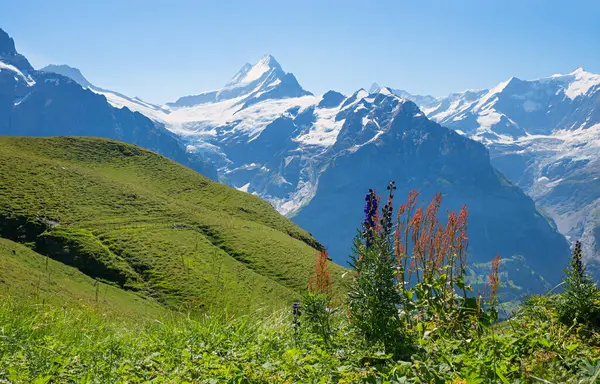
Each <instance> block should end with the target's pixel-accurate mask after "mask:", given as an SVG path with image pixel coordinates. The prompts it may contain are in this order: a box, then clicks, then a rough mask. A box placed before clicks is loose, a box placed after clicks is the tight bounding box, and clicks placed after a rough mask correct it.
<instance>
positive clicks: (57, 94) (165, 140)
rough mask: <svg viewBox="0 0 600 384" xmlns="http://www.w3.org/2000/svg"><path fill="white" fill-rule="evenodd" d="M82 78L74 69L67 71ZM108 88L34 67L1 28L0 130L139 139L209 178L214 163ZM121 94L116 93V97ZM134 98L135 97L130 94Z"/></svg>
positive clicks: (5, 131)
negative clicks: (120, 102) (116, 101)
mask: <svg viewBox="0 0 600 384" xmlns="http://www.w3.org/2000/svg"><path fill="white" fill-rule="evenodd" d="M69 75H72V76H73V77H74V78H75V79H76V80H79V81H81V79H82V78H83V77H82V76H81V74H79V75H80V77H79V78H78V77H77V76H75V73H74V72H71V73H69ZM112 95H113V94H112V93H110V92H108V93H106V94H102V92H101V90H99V89H97V88H95V87H92V86H91V85H90V84H89V83H88V84H86V85H85V87H83V88H82V86H80V84H78V83H77V82H76V81H74V80H73V79H72V78H71V76H63V75H61V74H58V73H54V72H49V71H36V70H34V69H33V67H32V66H31V64H30V63H29V62H28V61H27V59H26V58H25V57H24V56H23V55H21V54H19V53H18V52H17V51H16V49H15V44H14V41H13V39H12V38H10V37H9V36H8V34H7V33H6V32H4V31H3V30H1V29H0V135H19V136H55V135H70V136H100V137H107V138H113V139H118V140H122V141H125V142H129V143H133V144H137V145H140V146H142V147H145V148H148V149H151V150H154V151H156V152H158V153H160V154H163V155H165V156H167V157H169V158H171V159H172V160H174V161H177V162H179V163H181V164H183V165H186V166H189V167H191V168H193V169H195V170H196V171H198V172H201V173H203V174H205V175H206V176H208V177H211V178H213V179H216V178H217V173H216V170H215V168H214V167H213V166H212V165H211V164H210V163H208V162H206V161H205V160H204V159H202V158H201V157H200V156H198V155H197V154H193V153H189V152H186V150H185V146H184V145H183V143H182V142H181V141H180V140H179V138H178V137H177V136H176V135H174V134H173V133H172V132H170V131H169V130H167V129H165V127H164V125H162V124H160V123H157V122H155V121H153V120H150V119H149V118H147V117H146V116H144V115H143V114H141V113H137V112H134V111H131V110H130V109H127V108H119V107H114V106H113V105H111V104H110V103H109V102H107V96H108V99H110V98H111V97H112ZM119 97H125V96H122V95H121V96H118V97H117V96H116V95H115V98H119ZM132 102H135V101H134V100H132Z"/></svg>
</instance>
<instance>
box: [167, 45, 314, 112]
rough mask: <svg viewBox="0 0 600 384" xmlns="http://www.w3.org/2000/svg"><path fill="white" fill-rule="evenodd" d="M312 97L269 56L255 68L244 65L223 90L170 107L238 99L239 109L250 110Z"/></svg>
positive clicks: (186, 99) (185, 97)
mask: <svg viewBox="0 0 600 384" xmlns="http://www.w3.org/2000/svg"><path fill="white" fill-rule="evenodd" d="M309 95H312V93H310V92H307V91H305V90H304V89H302V87H301V86H300V84H299V83H298V80H297V79H296V77H295V76H294V75H293V74H291V73H286V72H285V71H284V70H283V68H282V67H281V65H280V64H279V63H278V62H277V60H275V58H274V57H273V56H272V55H270V54H266V55H264V56H263V57H262V58H261V59H260V60H259V61H258V62H257V63H256V64H254V65H252V64H249V63H246V64H244V66H242V68H241V69H240V70H239V71H238V72H237V73H236V74H235V75H234V76H233V77H232V78H231V80H229V82H227V84H225V86H224V87H223V88H221V89H219V90H215V91H208V92H202V93H200V94H197V95H191V96H184V97H181V98H179V99H178V100H177V101H175V102H174V103H168V104H167V105H168V106H170V107H173V108H186V107H194V106H198V105H200V104H211V103H219V102H224V101H227V100H234V99H235V100H236V103H235V105H239V106H241V108H246V107H248V106H250V105H252V104H256V103H257V102H260V101H262V100H272V99H274V100H281V99H285V98H290V97H300V96H309Z"/></svg>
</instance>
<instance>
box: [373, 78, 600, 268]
mask: <svg viewBox="0 0 600 384" xmlns="http://www.w3.org/2000/svg"><path fill="white" fill-rule="evenodd" d="M373 87H374V88H377V87H378V85H376V84H374V86H373ZM393 92H394V93H395V94H398V95H401V96H403V97H406V98H407V99H410V100H413V101H414V102H415V103H416V104H418V105H419V106H420V107H421V109H422V110H423V112H424V113H425V114H426V115H427V116H428V117H429V118H430V119H432V120H434V121H436V122H438V123H440V124H442V125H443V126H445V127H449V128H452V129H454V130H456V131H457V132H459V133H461V134H462V135H464V136H466V137H469V138H471V139H473V140H476V141H479V142H481V143H484V144H485V145H486V146H487V147H488V148H489V150H490V155H491V161H492V165H494V167H496V168H497V169H499V170H500V171H501V172H502V173H504V174H505V175H506V176H508V177H509V178H510V179H511V180H513V181H514V182H515V183H516V184H517V185H519V186H520V187H521V188H522V189H523V190H524V191H525V192H526V193H527V194H528V195H529V196H531V197H532V198H533V199H534V200H535V202H536V203H537V204H538V205H539V206H540V207H541V208H542V209H543V210H544V211H545V212H546V213H547V214H548V215H549V216H550V217H551V218H552V219H554V220H555V222H556V223H557V225H558V229H559V230H560V232H561V233H563V234H565V235H566V236H567V238H568V239H570V240H571V241H574V240H578V239H579V240H581V241H582V243H583V251H584V255H586V256H587V258H588V261H589V262H591V263H592V264H597V263H598V261H599V260H600V75H597V74H592V73H588V72H586V71H584V70H583V68H577V69H576V70H575V71H573V72H571V73H568V74H566V75H561V74H556V75H552V76H550V77H547V78H542V79H537V80H530V81H528V80H521V79H518V78H515V77H512V78H510V79H509V80H507V81H505V82H503V83H501V84H499V85H498V86H496V87H494V88H492V89H489V90H487V89H486V90H468V91H465V92H461V93H455V94H451V95H449V96H448V97H443V98H435V97H432V96H419V95H411V94H409V93H408V92H405V91H402V90H393ZM596 267H597V265H596Z"/></svg>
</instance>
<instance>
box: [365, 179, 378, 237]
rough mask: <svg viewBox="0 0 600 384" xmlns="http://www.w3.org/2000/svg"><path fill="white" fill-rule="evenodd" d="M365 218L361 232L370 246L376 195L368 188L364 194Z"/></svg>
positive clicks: (375, 212)
mask: <svg viewBox="0 0 600 384" xmlns="http://www.w3.org/2000/svg"><path fill="white" fill-rule="evenodd" d="M365 202H366V203H365V209H364V213H365V220H364V222H363V233H364V235H365V237H366V240H367V241H366V245H367V247H370V246H371V240H372V239H371V237H372V236H373V232H374V230H375V217H376V216H377V196H376V195H375V192H373V190H372V189H369V193H368V194H367V196H365Z"/></svg>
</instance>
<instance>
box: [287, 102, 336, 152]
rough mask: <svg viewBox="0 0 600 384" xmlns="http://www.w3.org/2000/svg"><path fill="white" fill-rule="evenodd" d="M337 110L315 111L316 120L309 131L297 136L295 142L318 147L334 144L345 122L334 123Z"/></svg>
mask: <svg viewBox="0 0 600 384" xmlns="http://www.w3.org/2000/svg"><path fill="white" fill-rule="evenodd" d="M338 112H339V110H338V109H337V108H326V109H316V110H315V115H316V120H315V122H314V123H313V124H312V126H311V128H310V131H309V132H307V133H305V134H303V135H301V136H298V137H297V138H296V139H295V141H297V142H300V143H303V144H307V145H320V146H324V147H330V146H332V145H333V144H335V141H336V140H337V136H338V134H339V133H340V130H341V129H342V127H343V126H344V122H345V121H346V120H339V121H336V120H335V117H336V115H337V114H338Z"/></svg>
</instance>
